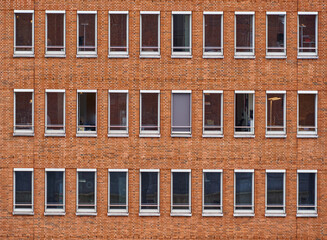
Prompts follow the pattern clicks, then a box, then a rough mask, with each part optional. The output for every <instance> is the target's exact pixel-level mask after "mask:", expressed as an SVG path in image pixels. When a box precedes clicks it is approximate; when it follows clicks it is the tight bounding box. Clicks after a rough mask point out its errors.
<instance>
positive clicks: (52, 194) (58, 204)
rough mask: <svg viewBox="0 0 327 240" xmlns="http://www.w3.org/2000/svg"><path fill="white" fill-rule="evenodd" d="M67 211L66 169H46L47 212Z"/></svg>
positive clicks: (59, 212)
mask: <svg viewBox="0 0 327 240" xmlns="http://www.w3.org/2000/svg"><path fill="white" fill-rule="evenodd" d="M63 213H65V169H55V168H54V169H45V214H46V215H47V214H51V215H56V214H63Z"/></svg>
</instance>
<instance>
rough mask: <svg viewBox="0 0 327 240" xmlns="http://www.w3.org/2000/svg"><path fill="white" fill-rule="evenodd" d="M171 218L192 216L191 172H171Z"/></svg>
mask: <svg viewBox="0 0 327 240" xmlns="http://www.w3.org/2000/svg"><path fill="white" fill-rule="evenodd" d="M171 191H172V192H171V214H170V215H171V216H179V215H182V216H191V170H171Z"/></svg>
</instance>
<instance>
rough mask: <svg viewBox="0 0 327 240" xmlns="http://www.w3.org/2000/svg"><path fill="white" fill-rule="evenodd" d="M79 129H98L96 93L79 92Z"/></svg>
mask: <svg viewBox="0 0 327 240" xmlns="http://www.w3.org/2000/svg"><path fill="white" fill-rule="evenodd" d="M78 131H96V93H82V92H80V93H78Z"/></svg>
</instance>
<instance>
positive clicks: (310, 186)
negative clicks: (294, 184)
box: [298, 173, 316, 210]
mask: <svg viewBox="0 0 327 240" xmlns="http://www.w3.org/2000/svg"><path fill="white" fill-rule="evenodd" d="M298 178H299V179H298V181H299V195H298V205H299V208H298V209H299V210H315V197H316V175H315V173H299V174H298Z"/></svg>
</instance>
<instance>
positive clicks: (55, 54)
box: [45, 10, 78, 57]
mask: <svg viewBox="0 0 327 240" xmlns="http://www.w3.org/2000/svg"><path fill="white" fill-rule="evenodd" d="M48 14H63V15H64V22H63V24H64V29H63V31H64V32H63V37H64V45H63V46H59V47H63V51H47V49H48ZM77 31H78V30H77ZM45 57H66V11H65V10H63V11H52V10H46V11H45Z"/></svg>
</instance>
